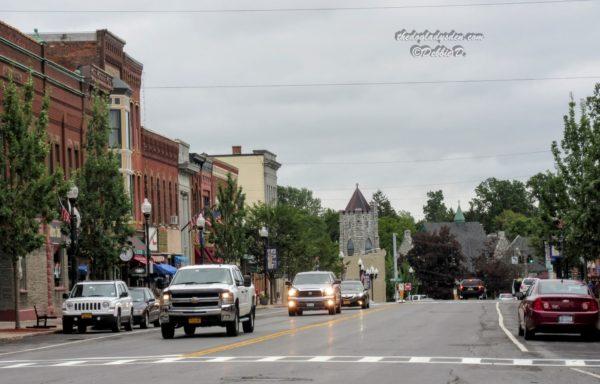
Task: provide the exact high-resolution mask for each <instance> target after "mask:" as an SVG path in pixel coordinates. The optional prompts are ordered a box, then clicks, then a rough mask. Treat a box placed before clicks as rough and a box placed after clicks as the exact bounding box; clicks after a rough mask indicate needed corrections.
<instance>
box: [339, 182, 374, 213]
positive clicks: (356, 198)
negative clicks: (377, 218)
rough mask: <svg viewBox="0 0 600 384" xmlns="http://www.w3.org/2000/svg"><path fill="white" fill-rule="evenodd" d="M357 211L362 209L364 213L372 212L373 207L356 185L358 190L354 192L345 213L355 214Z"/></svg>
mask: <svg viewBox="0 0 600 384" xmlns="http://www.w3.org/2000/svg"><path fill="white" fill-rule="evenodd" d="M357 209H360V210H362V211H363V212H370V211H371V206H370V205H369V202H368V201H367V199H365V197H364V196H363V194H362V192H361V191H360V189H358V184H356V189H355V190H354V193H353V194H352V197H351V198H350V201H349V202H348V205H347V206H346V209H345V210H344V212H347V213H351V212H355V211H356V210H357Z"/></svg>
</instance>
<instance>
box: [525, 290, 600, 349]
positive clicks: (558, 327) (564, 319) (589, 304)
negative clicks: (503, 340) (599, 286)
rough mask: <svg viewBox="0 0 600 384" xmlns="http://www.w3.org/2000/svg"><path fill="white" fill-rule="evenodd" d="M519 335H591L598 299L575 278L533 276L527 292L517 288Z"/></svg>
mask: <svg viewBox="0 0 600 384" xmlns="http://www.w3.org/2000/svg"><path fill="white" fill-rule="evenodd" d="M517 297H518V298H519V299H521V300H522V301H521V303H520V305H519V312H518V315H519V335H520V336H524V337H525V339H531V338H533V337H535V334H536V333H537V332H559V333H581V335H582V337H584V338H585V339H592V338H594V337H595V336H596V334H597V332H598V301H597V300H596V299H595V298H594V297H593V296H592V294H591V292H590V290H589V288H588V287H587V286H586V285H585V284H584V283H582V282H580V281H575V280H536V281H535V282H534V284H533V286H532V287H531V288H530V289H529V291H528V292H527V294H525V293H523V292H519V293H518V294H517Z"/></svg>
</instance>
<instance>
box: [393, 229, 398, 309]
mask: <svg viewBox="0 0 600 384" xmlns="http://www.w3.org/2000/svg"><path fill="white" fill-rule="evenodd" d="M392 249H393V251H392V252H393V253H394V254H393V257H394V301H398V289H397V287H398V253H397V252H396V234H395V233H393V234H392Z"/></svg>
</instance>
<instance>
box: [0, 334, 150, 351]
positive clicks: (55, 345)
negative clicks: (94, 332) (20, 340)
mask: <svg viewBox="0 0 600 384" xmlns="http://www.w3.org/2000/svg"><path fill="white" fill-rule="evenodd" d="M157 331H158V329H146V330H143V331H135V332H125V333H112V334H110V335H104V336H98V337H90V338H88V339H83V340H73V341H67V342H65V343H58V344H51V345H45V346H43V347H36V348H28V349H21V350H18V351H11V352H2V353H0V356H6V355H14V354H16V353H23V352H33V351H41V350H44V349H49V348H58V347H63V346H65V345H73V344H80V343H85V342H86V341H94V340H102V339H109V338H112V337H118V336H121V337H123V336H131V335H139V334H141V333H148V332H157Z"/></svg>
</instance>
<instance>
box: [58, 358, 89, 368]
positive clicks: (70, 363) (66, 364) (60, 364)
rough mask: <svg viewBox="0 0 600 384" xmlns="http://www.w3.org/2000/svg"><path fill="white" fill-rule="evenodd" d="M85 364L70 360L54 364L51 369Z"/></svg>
mask: <svg viewBox="0 0 600 384" xmlns="http://www.w3.org/2000/svg"><path fill="white" fill-rule="evenodd" d="M85 363H87V361H86V360H72V361H65V362H63V363H58V364H54V365H53V367H72V366H74V365H81V364H85Z"/></svg>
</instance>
